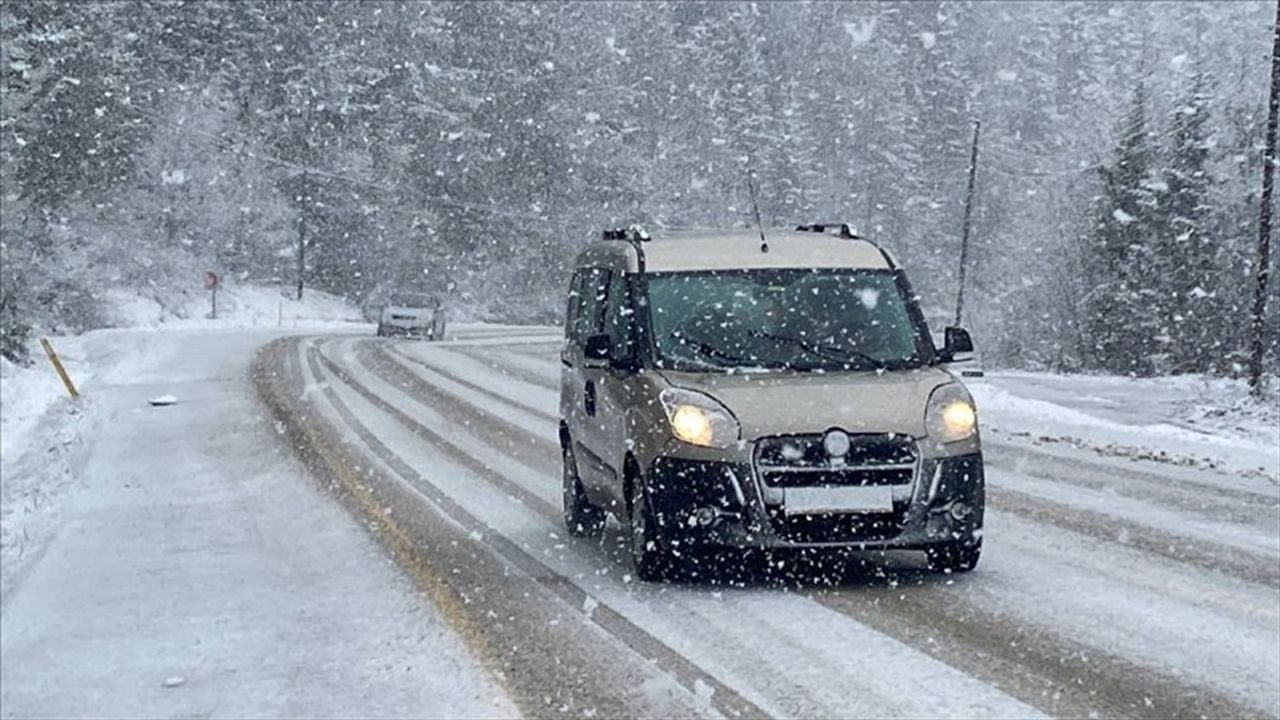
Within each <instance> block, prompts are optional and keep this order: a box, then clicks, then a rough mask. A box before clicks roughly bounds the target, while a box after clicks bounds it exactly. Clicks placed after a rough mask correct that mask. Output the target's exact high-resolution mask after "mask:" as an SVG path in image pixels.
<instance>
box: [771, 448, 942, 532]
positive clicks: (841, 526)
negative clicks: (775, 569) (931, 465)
mask: <svg viewBox="0 0 1280 720" xmlns="http://www.w3.org/2000/svg"><path fill="white" fill-rule="evenodd" d="M849 440H850V449H849V452H848V453H847V454H846V455H845V456H844V457H843V458H835V459H833V458H830V457H828V456H827V452H826V449H825V448H824V447H823V442H822V435H784V436H778V437H768V438H763V439H761V440H759V441H758V442H757V443H756V449H755V469H756V473H757V476H758V477H759V478H760V482H761V484H762V486H763V487H762V488H761V489H762V490H763V491H764V495H765V511H766V513H767V515H768V517H769V521H770V524H772V525H773V528H774V531H775V532H777V533H778V535H779V536H780V537H782V538H783V539H785V540H788V541H790V542H797V543H849V542H859V541H867V542H870V541H876V540H888V539H892V538H894V537H896V536H897V535H898V534H899V533H900V532H902V529H903V527H904V526H905V523H906V516H907V510H908V507H909V505H910V503H911V490H912V488H913V487H914V486H913V480H914V479H915V472H916V466H917V461H918V459H919V449H918V448H917V447H916V443H915V440H914V439H913V438H911V437H909V436H905V435H894V434H851V435H850V436H849ZM856 486H861V487H865V486H890V487H891V488H893V510H892V511H891V512H880V513H852V512H850V513H816V514H812V515H788V514H787V512H786V508H785V507H784V504H785V503H784V500H783V499H784V498H785V495H786V490H787V488H802V487H856Z"/></svg>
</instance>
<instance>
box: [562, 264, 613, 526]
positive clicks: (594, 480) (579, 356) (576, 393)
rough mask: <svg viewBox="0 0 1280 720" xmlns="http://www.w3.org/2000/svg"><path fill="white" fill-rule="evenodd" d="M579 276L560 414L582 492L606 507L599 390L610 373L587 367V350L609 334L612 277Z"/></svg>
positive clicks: (596, 272)
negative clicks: (590, 341) (592, 340)
mask: <svg viewBox="0 0 1280 720" xmlns="http://www.w3.org/2000/svg"><path fill="white" fill-rule="evenodd" d="M579 272H580V273H581V276H580V278H579V281H576V282H575V283H574V288H575V292H576V293H577V295H578V302H579V305H578V307H577V312H575V313H573V317H572V318H571V321H570V326H569V328H568V336H569V339H568V342H566V343H565V349H564V351H563V354H562V356H561V360H562V365H563V366H564V367H563V370H562V373H563V377H564V380H563V390H562V394H561V412H562V413H563V414H564V418H565V421H566V424H567V425H568V428H569V438H570V442H571V443H572V444H573V456H574V459H575V460H576V461H577V464H578V477H579V479H581V480H582V488H583V490H584V491H586V493H587V497H588V499H590V500H591V501H592V502H593V503H596V504H603V503H604V502H605V499H606V497H607V495H606V491H605V487H606V486H607V484H608V481H609V480H610V477H611V473H610V470H609V468H608V466H607V464H606V463H605V461H604V459H603V458H601V457H600V454H599V453H600V448H601V446H602V445H603V444H604V441H603V438H602V431H601V428H600V417H601V414H600V384H601V382H602V381H603V378H604V377H605V376H606V375H607V374H608V370H607V369H604V368H594V367H587V364H586V361H585V357H584V355H583V346H584V345H585V344H586V341H587V338H589V337H591V336H592V335H598V334H600V333H602V332H603V331H604V316H605V302H606V300H607V298H608V290H609V277H610V272H609V271H608V270H604V269H601V268H586V269H584V270H581V271H579Z"/></svg>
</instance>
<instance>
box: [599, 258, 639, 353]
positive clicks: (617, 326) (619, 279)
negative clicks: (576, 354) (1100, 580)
mask: <svg viewBox="0 0 1280 720" xmlns="http://www.w3.org/2000/svg"><path fill="white" fill-rule="evenodd" d="M608 294H609V302H608V305H607V309H606V311H605V320H604V332H605V333H607V334H608V335H609V339H610V340H611V341H612V342H611V343H610V344H611V345H613V351H614V355H615V356H616V357H618V358H630V357H631V353H632V342H631V338H632V332H631V330H632V324H633V323H632V318H634V317H635V312H634V309H633V308H632V307H631V294H630V293H629V292H628V291H627V277H626V276H625V275H623V274H622V273H612V278H610V281H609V293H608Z"/></svg>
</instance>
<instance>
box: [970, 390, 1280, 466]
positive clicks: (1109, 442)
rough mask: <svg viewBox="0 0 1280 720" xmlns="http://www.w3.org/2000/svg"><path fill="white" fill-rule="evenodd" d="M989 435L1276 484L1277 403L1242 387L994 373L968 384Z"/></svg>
mask: <svg viewBox="0 0 1280 720" xmlns="http://www.w3.org/2000/svg"><path fill="white" fill-rule="evenodd" d="M966 384H967V385H968V386H969V388H970V390H971V391H972V392H973V395H974V399H975V400H976V401H977V403H978V410H979V412H980V413H981V415H982V421H983V426H984V429H987V430H989V431H990V435H991V436H993V439H997V440H999V441H1002V442H1013V443H1020V444H1023V445H1028V444H1032V443H1034V444H1038V445H1046V444H1047V445H1061V446H1066V447H1073V448H1080V449H1084V450H1089V451H1092V452H1093V453H1095V454H1097V455H1101V456H1107V457H1114V458H1121V459H1128V460H1148V461H1154V462H1160V463H1163V464H1169V465H1181V466H1184V467H1191V468H1197V469H1207V470H1220V471H1223V472H1229V473H1233V474H1237V475H1245V476H1249V477H1253V478H1255V479H1257V480H1259V481H1262V483H1261V484H1260V485H1259V486H1260V487H1261V486H1264V485H1266V481H1267V480H1269V481H1270V484H1271V485H1272V486H1273V487H1274V486H1275V485H1276V484H1277V483H1280V407H1277V404H1278V402H1280V399H1278V398H1277V397H1276V396H1275V391H1274V390H1272V391H1271V392H1272V395H1271V396H1270V397H1268V398H1267V399H1265V400H1263V401H1256V400H1252V399H1250V398H1249V397H1248V396H1247V391H1246V388H1245V387H1244V384H1243V382H1242V381H1230V380H1221V379H1207V378H1202V377H1192V376H1182V377H1164V378H1147V379H1135V378H1121V377H1104V376H1090V375H1051V374H1047V373H1026V372H993V373H988V374H987V377H986V378H984V379H981V380H977V379H966Z"/></svg>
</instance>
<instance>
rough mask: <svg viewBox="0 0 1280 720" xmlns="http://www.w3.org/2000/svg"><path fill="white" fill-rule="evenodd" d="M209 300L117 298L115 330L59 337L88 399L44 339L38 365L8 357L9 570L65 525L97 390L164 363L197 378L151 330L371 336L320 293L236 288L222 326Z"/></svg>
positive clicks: (353, 313)
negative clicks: (69, 385)
mask: <svg viewBox="0 0 1280 720" xmlns="http://www.w3.org/2000/svg"><path fill="white" fill-rule="evenodd" d="M208 302H209V297H208V293H204V294H203V297H199V296H192V297H190V298H188V300H187V301H185V302H184V303H181V304H179V305H177V306H173V305H170V306H167V307H166V306H163V305H162V304H161V303H160V302H158V301H157V300H156V299H154V298H153V297H147V296H145V295H143V294H140V293H138V292H136V291H129V290H112V291H110V292H108V293H107V296H106V305H107V307H106V308H104V310H105V313H106V315H107V316H108V317H109V318H111V319H112V321H113V324H114V325H115V326H116V327H115V328H111V329H105V330H94V331H91V332H88V333H85V334H83V335H75V336H63V337H52V338H50V339H51V342H52V344H53V346H54V348H55V349H56V351H57V352H58V355H59V357H60V358H61V359H62V362H63V364H64V365H65V366H66V368H67V371H68V373H69V374H70V375H71V379H72V380H73V381H74V382H75V384H76V386H77V387H78V388H79V389H80V390H81V392H82V393H83V394H84V398H82V399H81V400H80V401H79V402H72V401H71V400H70V398H69V397H68V396H67V391H66V389H65V388H64V387H63V385H62V381H61V380H59V379H58V376H57V374H55V372H54V370H53V367H52V366H51V365H50V363H49V361H48V359H47V358H46V357H45V353H44V351H43V350H42V349H41V347H40V344H39V342H38V340H36V339H33V340H32V341H31V342H30V355H31V358H32V360H33V363H32V365H31V366H30V367H21V366H18V365H15V364H13V363H11V362H9V361H8V360H6V359H3V358H0V566H3V567H6V568H10V567H13V560H14V557H15V556H20V555H21V554H22V553H23V547H22V546H23V544H24V543H25V541H26V539H27V538H28V536H32V537H34V536H36V535H38V534H40V533H42V532H43V529H44V528H47V527H48V526H51V524H52V523H54V522H56V518H57V514H58V509H57V500H58V497H59V495H61V494H62V492H63V490H64V489H65V488H66V487H67V485H68V483H70V482H71V481H72V479H73V478H74V477H75V476H76V473H75V472H74V468H75V463H76V461H77V456H76V451H77V450H78V448H79V447H80V446H81V443H80V438H79V429H80V421H81V419H82V418H83V417H84V416H85V415H86V414H88V413H87V411H88V410H89V409H91V408H92V407H93V387H94V383H95V382H96V381H102V382H108V383H121V382H129V381H130V378H131V377H132V376H136V375H137V374H138V373H139V372H142V371H145V370H147V369H148V368H155V367H160V366H164V367H165V368H167V370H166V372H170V373H171V374H172V377H174V378H179V379H180V378H182V377H185V375H187V374H189V369H188V368H186V367H184V366H183V364H182V363H180V362H174V361H173V358H170V357H168V356H163V357H162V356H159V355H157V353H156V351H155V349H154V347H155V345H156V344H155V343H149V342H148V341H147V337H146V336H147V335H149V334H150V333H152V332H166V331H186V332H191V331H211V332H220V331H226V330H234V329H243V328H260V329H262V330H263V331H264V333H265V334H264V337H263V342H266V340H267V339H269V336H270V334H271V333H270V331H272V330H279V331H281V332H292V331H294V330H306V331H317V330H321V331H323V330H330V331H334V330H336V331H344V330H356V331H360V332H364V331H368V332H372V329H371V328H369V326H367V325H363V324H358V323H360V322H361V320H360V312H359V310H358V309H357V308H356V307H355V306H354V305H352V304H351V303H348V302H347V301H345V300H343V299H342V298H339V297H336V296H333V295H330V294H328V293H323V292H320V291H316V290H308V291H306V293H305V294H304V297H303V300H302V301H297V300H293V299H291V298H289V297H286V296H285V295H284V294H283V293H282V292H281V291H280V290H279V289H278V288H271V287H257V286H243V285H242V286H233V287H229V288H227V289H226V290H224V291H221V292H219V293H218V317H217V318H216V319H213V318H209V317H207V315H208V313H209V309H210V308H209V306H208V304H207V303H208ZM139 330H142V331H143V332H141V333H139V332H138V331H139ZM172 345H174V343H169V344H165V345H164V347H169V346H172Z"/></svg>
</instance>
